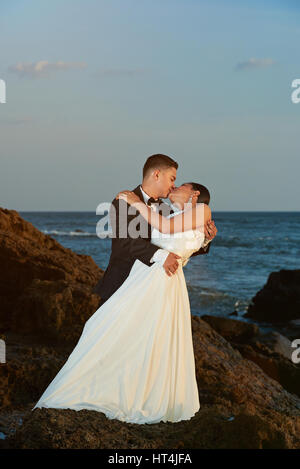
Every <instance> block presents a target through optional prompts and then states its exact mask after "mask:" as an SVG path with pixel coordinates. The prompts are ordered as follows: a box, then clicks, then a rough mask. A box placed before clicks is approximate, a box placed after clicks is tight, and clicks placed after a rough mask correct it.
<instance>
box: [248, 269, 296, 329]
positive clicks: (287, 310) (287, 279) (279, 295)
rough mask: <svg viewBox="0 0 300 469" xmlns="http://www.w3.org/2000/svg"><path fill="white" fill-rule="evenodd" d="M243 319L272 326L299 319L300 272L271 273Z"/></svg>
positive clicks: (283, 271)
mask: <svg viewBox="0 0 300 469" xmlns="http://www.w3.org/2000/svg"><path fill="white" fill-rule="evenodd" d="M244 317H248V318H252V319H256V320H257V321H266V322H270V323H272V324H274V323H286V322H287V321H291V320H294V319H300V270H280V271H279V272H272V273H271V274H270V275H269V278H268V281H267V283H266V285H264V287H263V288H262V289H261V290H260V291H259V292H258V293H257V294H256V295H255V297H254V298H253V299H252V302H251V304H250V305H249V307H248V311H247V313H246V314H245V315H244Z"/></svg>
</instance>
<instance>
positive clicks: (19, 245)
mask: <svg viewBox="0 0 300 469" xmlns="http://www.w3.org/2000/svg"><path fill="white" fill-rule="evenodd" d="M2 261H3V263H4V264H3V265H4V267H5V268H4V270H2V271H1V274H0V275H1V277H0V296H1V299H3V301H2V302H1V313H0V319H1V331H0V332H1V333H2V335H1V338H2V339H3V340H5V342H6V350H7V357H6V363H1V364H0V407H1V411H0V437H1V432H2V433H3V434H5V435H6V438H5V439H4V440H2V439H1V438H0V447H2V448H82V449H85V448H99V449H102V448H110V449H114V448H116V449H119V448H132V449H138V448H141V449H142V448H171V449H176V448H300V398H299V397H298V396H297V395H296V394H295V393H293V392H288V391H287V390H286V389H285V388H284V387H283V386H282V385H281V383H280V382H279V380H278V379H276V378H275V379H274V377H271V376H269V375H268V373H267V372H265V370H264V369H263V366H261V364H260V365H258V364H257V363H256V362H255V360H253V359H252V358H250V359H248V358H247V357H246V352H245V351H244V350H243V348H242V346H245V345H247V344H248V342H249V341H253V340H256V337H257V328H256V326H253V327H252V326H249V327H247V326H245V325H244V324H243V325H241V324H239V325H237V324H234V325H233V324H231V325H230V324H225V323H224V324H223V326H222V327H219V329H218V327H217V326H218V324H217V322H215V323H214V324H212V323H211V324H209V323H208V321H204V320H203V319H202V318H199V317H196V316H192V332H193V342H194V353H195V364H196V375H197V383H198V389H199V398H200V405H201V407H200V410H199V411H198V412H197V414H196V415H195V416H194V417H193V418H192V419H190V420H188V421H182V422H177V423H171V422H167V423H159V424H154V425H149V424H145V425H137V424H128V423H123V422H120V421H118V420H113V419H108V418H107V417H106V416H105V415H104V414H103V413H99V412H94V411H89V410H82V411H78V412H76V411H74V410H70V409H65V410H58V409H43V408H42V409H35V410H34V411H32V408H33V407H34V405H35V403H36V402H37V400H38V399H39V397H40V396H41V394H42V393H43V391H44V390H45V389H46V387H47V386H48V385H49V384H50V382H51V381H52V379H53V378H54V377H55V375H56V374H57V373H58V371H59V370H60V369H61V367H62V366H63V364H64V363H65V361H66V360H67V358H68V356H69V354H70V353H71V351H72V350H73V348H74V346H75V345H76V342H77V340H78V339H79V337H80V334H81V331H82V328H83V324H84V322H85V321H86V319H87V318H88V317H89V316H90V315H91V314H92V313H93V312H95V310H96V309H97V306H98V302H99V301H100V298H99V297H98V296H97V295H92V294H91V290H92V288H93V287H94V285H95V284H96V283H97V281H98V279H99V276H100V275H101V271H100V269H98V267H97V266H96V265H95V263H94V262H93V260H92V259H91V258H90V257H89V256H81V255H77V254H75V253H73V252H72V251H70V250H69V249H65V248H63V247H62V246H61V245H60V244H59V243H57V242H56V241H55V240H53V239H52V238H50V237H49V236H47V235H44V234H42V233H40V232H39V231H38V230H36V229H35V228H34V227H33V226H32V225H31V224H28V222H26V221H25V220H22V218H21V217H20V216H19V215H18V214H17V212H14V211H8V210H3V209H1V211H0V262H2ZM222 328H223V332H222ZM24 332H26V334H25V335H24ZM222 334H223V336H222ZM265 346H266V347H267V345H265ZM251 347H252V346H251ZM239 348H241V351H240V349H239ZM251 350H252V348H251Z"/></svg>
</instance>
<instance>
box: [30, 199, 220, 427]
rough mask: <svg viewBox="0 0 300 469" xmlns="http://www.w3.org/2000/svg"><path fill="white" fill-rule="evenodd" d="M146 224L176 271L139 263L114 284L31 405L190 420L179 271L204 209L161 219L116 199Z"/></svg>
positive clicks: (199, 236) (140, 420)
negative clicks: (173, 259)
mask: <svg viewBox="0 0 300 469" xmlns="http://www.w3.org/2000/svg"><path fill="white" fill-rule="evenodd" d="M118 197H119V198H121V199H122V198H123V199H124V200H126V201H127V203H129V204H131V205H134V206H135V207H136V208H137V209H138V210H139V212H140V214H141V216H143V217H144V218H146V219H147V220H148V222H149V223H151V225H152V226H153V229H152V235H151V242H152V243H153V244H156V245H157V246H159V247H161V248H163V249H167V250H169V251H171V252H174V253H176V254H178V255H180V256H181V259H179V260H178V261H179V267H178V269H177V271H176V273H175V274H174V275H173V276H171V277H169V276H168V275H166V273H165V271H164V269H163V267H161V266H160V265H159V264H158V263H154V264H153V265H152V266H151V267H149V266H147V265H145V264H143V263H142V262H141V261H139V260H138V259H137V260H136V261H135V263H134V265H133V267H132V269H131V271H130V274H129V276H128V277H127V279H126V280H125V282H124V283H123V284H122V285H121V287H120V288H119V289H118V290H117V291H116V292H115V293H114V294H113V295H112V296H111V297H110V298H109V299H108V300H107V301H106V302H105V303H104V304H103V305H102V306H100V308H98V310H97V311H96V312H95V313H94V314H93V315H92V316H91V317H90V318H89V319H88V321H87V322H86V323H85V325H84V328H83V331H82V334H81V337H80V339H79V341H78V343H77V345H76V346H75V348H74V350H73V351H72V353H71V354H70V356H69V358H68V360H67V361H66V363H65V364H64V366H63V367H62V368H61V370H60V371H59V372H58V374H57V375H56V376H55V378H54V379H53V381H52V382H51V383H50V384H49V386H48V387H47V389H46V390H45V391H44V393H43V394H42V396H41V397H40V399H39V401H38V402H37V403H36V405H35V407H34V408H33V409H32V410H34V409H36V408H41V407H45V408H57V409H74V410H77V411H78V410H82V409H90V410H96V411H99V412H103V413H104V414H105V415H106V416H107V417H108V418H109V419H118V420H120V421H123V422H128V423H137V424H145V423H148V424H154V423H158V422H161V421H162V422H167V421H169V422H179V421H181V420H189V419H190V418H191V417H193V416H194V415H195V413H196V412H197V411H198V410H199V409H200V402H199V395H198V388H197V382H196V374H195V359H194V351H193V342H192V330H191V312H190V303H189V298H188V292H187V287H186V282H185V278H184V274H183V270H182V267H183V266H184V265H185V264H186V263H187V261H188V259H189V257H190V256H191V255H192V254H193V253H194V252H196V251H198V250H199V248H200V247H201V246H202V244H203V241H204V230H203V225H204V224H205V223H206V221H207V220H210V219H211V211H210V209H209V207H208V205H206V204H203V203H200V204H199V203H198V204H196V205H193V206H192V205H191V204H185V208H184V210H183V211H182V212H181V213H178V214H176V213H175V214H172V215H170V216H169V217H162V216H161V215H159V214H158V213H154V212H153V211H151V209H150V207H148V206H147V205H145V204H144V203H142V202H141V200H140V199H139V198H138V197H137V196H136V195H135V194H134V193H133V192H129V191H124V192H121V193H119V194H118Z"/></svg>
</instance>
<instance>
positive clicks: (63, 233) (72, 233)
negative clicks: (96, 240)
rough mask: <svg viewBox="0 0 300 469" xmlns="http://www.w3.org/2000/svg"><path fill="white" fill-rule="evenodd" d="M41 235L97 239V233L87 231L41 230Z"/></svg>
mask: <svg viewBox="0 0 300 469" xmlns="http://www.w3.org/2000/svg"><path fill="white" fill-rule="evenodd" d="M42 232H43V233H45V234H48V235H57V236H93V237H98V236H97V233H90V232H89V231H59V230H50V231H48V230H42Z"/></svg>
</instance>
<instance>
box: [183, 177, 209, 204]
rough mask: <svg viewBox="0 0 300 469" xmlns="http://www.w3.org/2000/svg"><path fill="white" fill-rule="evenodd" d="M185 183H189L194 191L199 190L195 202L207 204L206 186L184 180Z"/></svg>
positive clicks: (207, 193) (207, 192)
mask: <svg viewBox="0 0 300 469" xmlns="http://www.w3.org/2000/svg"><path fill="white" fill-rule="evenodd" d="M186 184H191V186H192V187H193V190H194V191H200V194H199V195H198V199H197V204H200V203H203V204H206V205H209V201H210V193H209V190H208V189H207V187H205V186H203V185H202V184H197V183H196V182H186Z"/></svg>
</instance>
